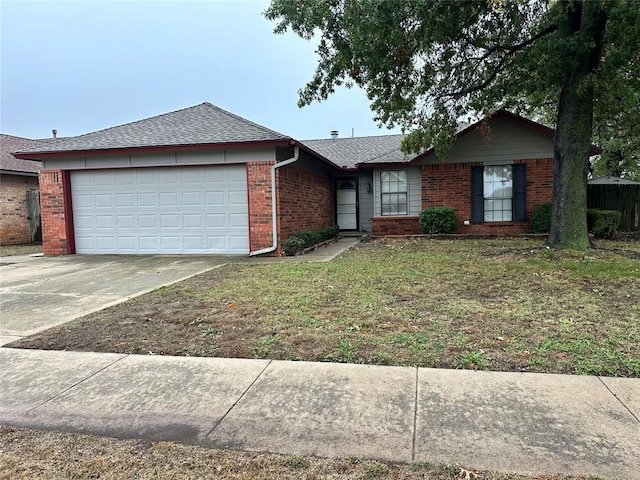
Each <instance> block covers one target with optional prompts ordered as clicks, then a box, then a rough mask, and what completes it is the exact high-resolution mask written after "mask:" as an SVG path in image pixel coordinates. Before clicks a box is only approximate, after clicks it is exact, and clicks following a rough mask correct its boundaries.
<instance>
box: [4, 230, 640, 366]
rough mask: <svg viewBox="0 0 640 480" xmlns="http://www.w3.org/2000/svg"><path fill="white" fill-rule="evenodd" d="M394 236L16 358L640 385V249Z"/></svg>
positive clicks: (223, 282)
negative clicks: (284, 365)
mask: <svg viewBox="0 0 640 480" xmlns="http://www.w3.org/2000/svg"><path fill="white" fill-rule="evenodd" d="M600 247H601V248H600V249H597V250H589V251H587V252H570V251H562V252H559V251H554V250H549V249H546V248H545V247H544V246H543V245H541V243H540V241H539V240H429V239H425V238H414V239H382V240H376V241H372V242H369V243H365V244H361V246H359V247H358V248H355V249H352V250H350V251H348V252H346V253H345V254H343V255H341V256H340V257H338V258H337V259H335V260H334V261H332V262H329V263H318V264H286V263H285V264H268V265H264V264H263V265H251V264H233V265H228V266H225V267H223V268H220V269H216V270H213V271H210V272H207V273H205V274H202V275H199V276H197V277H193V278H191V279H189V280H187V281H184V282H181V283H178V284H176V285H173V286H170V287H166V288H162V289H159V290H156V291H154V292H152V293H149V294H147V295H144V296H142V297H138V298H136V299H133V300H131V301H128V302H126V303H123V304H120V305H117V306H114V307H111V308H109V309H107V310H104V311H101V312H98V313H95V314H92V315H89V316H87V317H84V318H82V319H79V320H77V321H74V322H72V323H69V324H66V325H62V326H60V327H56V328H54V329H51V330H48V331H46V332H43V333H41V334H38V335H36V336H33V337H29V338H26V339H23V340H22V341H19V342H16V343H14V344H12V345H11V346H12V347H22V348H39V349H58V350H81V351H98V352H117V353H135V354H155V355H191V356H219V357H239V358H269V359H288V360H309V361H334V362H351V363H370V364H381V365H418V366H423V367H440V368H474V369H491V370H502V371H535V372H551V373H577V374H600V375H611V376H635V377H638V376H640V351H639V350H638V348H637V346H638V345H639V344H640V301H639V297H638V295H639V294H638V292H640V260H639V259H638V258H637V254H638V253H639V252H640V243H638V242H610V243H607V242H600Z"/></svg>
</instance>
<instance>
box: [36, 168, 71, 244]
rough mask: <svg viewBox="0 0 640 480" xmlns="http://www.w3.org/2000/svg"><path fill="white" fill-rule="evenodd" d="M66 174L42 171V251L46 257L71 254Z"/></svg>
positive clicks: (56, 171) (58, 171) (60, 171)
mask: <svg viewBox="0 0 640 480" xmlns="http://www.w3.org/2000/svg"><path fill="white" fill-rule="evenodd" d="M65 175H68V172H67V173H66V174H65V172H63V171H62V170H40V215H41V218H42V251H43V253H44V254H45V255H51V256H55V255H66V254H67V253H70V252H71V249H70V247H71V241H70V239H69V238H67V237H68V230H69V228H68V225H67V221H71V219H67V207H68V205H67V203H66V197H65Z"/></svg>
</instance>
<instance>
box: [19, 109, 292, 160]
mask: <svg viewBox="0 0 640 480" xmlns="http://www.w3.org/2000/svg"><path fill="white" fill-rule="evenodd" d="M290 138H291V137H288V136H286V135H283V134H281V133H278V132H275V131H273V130H270V129H268V128H266V127H263V126H261V125H258V124H257V123H253V122H251V121H249V120H246V119H244V118H242V117H239V116H237V115H234V114H233V113H230V112H227V111H226V110H223V109H221V108H219V107H216V106H215V105H212V104H211V103H202V104H200V105H195V106H193V107H189V108H184V109H182V110H177V111H175V112H170V113H165V114H163V115H158V116H155V117H151V118H146V119H144V120H139V121H137V122H132V123H127V124H125V125H119V126H117V127H111V128H107V129H104V130H99V131H97V132H92V133H87V134H84V135H79V136H77V137H67V138H63V139H58V140H56V141H54V142H50V143H48V144H47V145H46V146H44V147H42V148H28V149H25V150H22V152H21V153H48V152H71V151H88V150H103V149H113V148H136V147H150V146H151V147H153V146H177V145H207V144H217V143H250V142H262V141H273V140H288V139H290Z"/></svg>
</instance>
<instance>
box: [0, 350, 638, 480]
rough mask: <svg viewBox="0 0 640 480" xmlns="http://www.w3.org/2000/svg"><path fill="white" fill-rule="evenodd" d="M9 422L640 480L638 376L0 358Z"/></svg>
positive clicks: (113, 357)
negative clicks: (612, 376) (634, 377)
mask: <svg viewBox="0 0 640 480" xmlns="http://www.w3.org/2000/svg"><path fill="white" fill-rule="evenodd" d="M0 365H2V368H0V423H1V424H5V425H13V426H24V427H34V428H39V429H52V430H61V431H72V432H83V433H92V434H98V435H107V436H115V437H125V438H141V439H147V440H169V441H179V442H186V443H194V444H200V445H206V446H212V447H216V448H231V449H241V450H251V451H259V452H277V453H285V454H309V455H317V456H329V457H333V456H340V457H346V456H350V455H355V456H361V457H365V458H372V459H379V460H385V461H390V462H413V461H420V460H425V461H430V462H444V463H449V464H451V463H454V464H459V465H464V466H466V467H468V468H475V469H491V470H500V471H505V472H519V473H529V474H553V473H563V474H587V473H588V474H596V475H603V476H608V477H614V478H627V479H637V478H639V472H640V420H639V418H640V379H621V378H598V377H586V376H569V375H545V374H531V373H527V374H523V373H495V372H494V373H490V372H474V371H464V370H435V369H422V368H420V369H416V368H408V367H407V368H405V367H380V366H366V365H347V364H330V363H307V362H284V361H268V360H242V359H218V358H187V357H159V356H136V355H120V354H99V353H78V352H50V351H37V350H31V351H30V350H17V349H9V348H2V349H0Z"/></svg>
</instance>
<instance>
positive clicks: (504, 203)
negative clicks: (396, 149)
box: [483, 165, 513, 222]
mask: <svg viewBox="0 0 640 480" xmlns="http://www.w3.org/2000/svg"><path fill="white" fill-rule="evenodd" d="M483 192H484V221H485V222H510V221H512V220H513V171H512V168H511V165H496V166H485V167H484V175H483Z"/></svg>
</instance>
